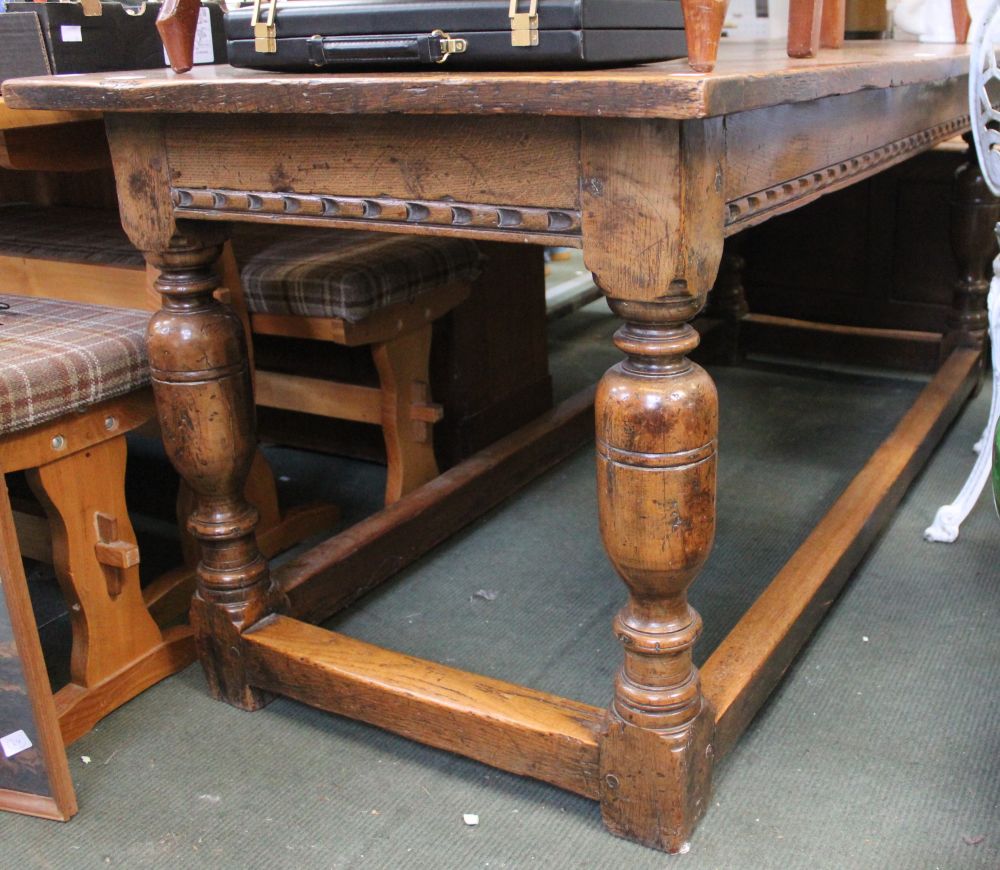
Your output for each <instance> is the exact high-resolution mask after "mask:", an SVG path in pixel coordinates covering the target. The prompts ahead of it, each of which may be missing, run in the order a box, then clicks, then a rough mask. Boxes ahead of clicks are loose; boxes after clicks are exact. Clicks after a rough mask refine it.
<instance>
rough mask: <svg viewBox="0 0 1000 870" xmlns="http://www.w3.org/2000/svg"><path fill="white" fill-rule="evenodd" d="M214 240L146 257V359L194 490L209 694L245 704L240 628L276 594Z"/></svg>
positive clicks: (179, 244)
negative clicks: (254, 492) (149, 268)
mask: <svg viewBox="0 0 1000 870" xmlns="http://www.w3.org/2000/svg"><path fill="white" fill-rule="evenodd" d="M220 250H221V246H210V247H202V246H201V245H200V244H198V243H197V242H195V241H193V240H189V239H175V241H174V246H173V247H172V248H171V249H170V250H168V251H165V252H162V253H158V254H155V255H149V257H148V259H149V261H150V262H151V263H152V264H153V265H154V266H156V267H157V268H158V269H159V270H160V276H159V278H157V280H156V289H157V291H158V292H159V293H160V294H161V296H162V298H163V308H162V309H161V310H160V311H159V312H157V314H155V315H154V316H153V319H152V321H151V322H150V326H149V361H150V369H151V372H152V380H153V390H154V393H155V396H156V405H157V412H158V414H159V418H160V426H161V429H162V433H163V441H164V445H165V447H166V450H167V454H168V456H169V457H170V460H171V462H172V463H173V465H174V467H175V468H176V469H177V471H178V473H179V474H180V475H181V476H182V477H183V478H184V480H185V481H186V482H187V484H188V485H189V486H190V488H191V490H192V491H193V492H194V494H195V496H196V507H195V509H194V511H193V512H192V514H191V516H190V518H189V520H188V530H189V531H190V532H191V534H192V535H193V536H194V537H195V538H196V539H197V540H198V542H199V543H200V545H201V561H200V562H199V564H198V568H197V591H196V593H195V596H194V600H193V602H192V606H191V621H192V626H193V627H194V629H195V634H196V639H197V644H198V653H199V656H200V658H201V662H202V666H203V667H204V669H205V674H206V676H207V678H208V683H209V687H210V690H211V692H212V694H213V695H215V696H216V697H217V698H220V699H222V700H225V701H227V702H229V703H230V704H232V705H233V706H236V707H240V708H242V709H245V710H254V709H257V708H259V707H261V706H263V705H264V704H265V703H266V702H267V701H268V700H269V698H268V697H267V696H266V695H264V694H263V693H261V692H259V691H258V690H256V689H254V688H251V687H250V686H248V685H247V682H246V678H245V672H244V668H243V664H242V660H241V652H240V638H239V635H240V633H241V632H242V631H243V630H244V629H246V628H248V627H250V626H251V625H253V624H254V623H256V622H257V621H259V620H260V619H262V618H263V617H264V616H266V615H267V614H268V613H270V612H271V611H272V610H273V609H274V607H275V605H276V603H277V596H276V594H275V591H274V589H273V587H272V584H271V579H270V575H269V573H268V567H267V563H266V562H265V560H264V559H263V557H262V556H261V554H260V551H259V550H258V549H257V541H256V539H255V537H254V528H255V526H256V524H257V511H256V509H255V508H253V507H252V506H251V505H250V504H249V503H248V502H247V501H246V499H245V498H244V497H243V490H244V485H245V483H246V479H247V475H248V473H249V470H250V464H251V462H252V460H253V456H254V451H255V448H256V439H255V434H254V413H253V393H252V387H251V382H250V370H249V363H248V360H247V348H246V337H245V333H244V330H243V325H242V323H241V322H240V320H239V318H238V317H237V316H236V314H235V313H234V312H233V311H232V309H230V308H229V306H227V305H221V304H219V303H218V302H217V301H216V300H215V299H214V298H213V296H212V293H213V291H214V290H215V289H216V287H217V286H218V279H217V278H216V276H215V272H214V270H213V264H214V262H215V260H216V258H217V256H218V254H219V252H220Z"/></svg>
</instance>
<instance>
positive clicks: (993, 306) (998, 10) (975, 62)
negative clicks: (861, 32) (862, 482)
mask: <svg viewBox="0 0 1000 870" xmlns="http://www.w3.org/2000/svg"><path fill="white" fill-rule="evenodd" d="M998 42H1000V0H989V2H987V3H986V4H984V5H983V6H982V8H981V9H980V10H979V11H978V12H977V14H976V16H975V20H974V21H973V24H972V32H971V34H970V36H969V45H970V68H969V116H970V118H971V119H972V136H973V139H974V140H975V143H976V154H977V156H978V157H979V166H980V168H981V169H982V172H983V177H984V179H985V180H986V184H987V185H988V186H989V188H990V190H991V191H993V193H994V194H996V195H997V196H1000V111H998V110H997V109H994V108H993V105H992V103H991V102H990V97H989V94H988V90H989V89H992V90H993V93H994V98H996V95H997V94H1000V69H998V68H997V57H996V45H997V43H998ZM997 231H998V238H1000V224H998V225H997ZM987 307H988V308H989V318H990V344H991V346H992V355H993V399H992V401H991V403H990V415H989V420H988V422H987V424H986V429H985V431H984V432H983V435H982V437H981V438H980V439H979V440H978V441H977V442H976V444H975V447H974V448H973V449H974V450H975V451H976V452H977V453H978V454H979V458H978V459H977V460H976V464H975V465H974V466H973V468H972V473H971V474H970V475H969V478H968V480H966V481H965V486H963V487H962V490H961V492H959V494H958V497H957V498H956V499H955V500H954V501H953V502H952V503H951V504H946V505H944V506H943V507H941V508H939V509H938V512H937V514H936V515H935V517H934V522H933V523H932V524H931V525H930V526H929V527H928V528H927V529H926V530H925V531H924V538H925V539H926V540H928V541H941V542H945V543H949V544H950V543H952V542H953V541H955V540H956V539H957V538H958V531H959V527H960V526H961V525H962V522H963V520H965V518H966V517H967V516H968V515H969V513H970V512H971V511H972V509H973V508H974V507H975V506H976V502H977V501H979V496H980V495H981V494H982V491H983V487H984V486H986V483H987V481H988V480H989V478H990V468H991V466H992V462H993V441H994V439H995V438H996V430H997V418H998V417H1000V256H998V257H997V258H996V259H995V260H994V261H993V280H992V282H991V283H990V292H989V297H988V299H987Z"/></svg>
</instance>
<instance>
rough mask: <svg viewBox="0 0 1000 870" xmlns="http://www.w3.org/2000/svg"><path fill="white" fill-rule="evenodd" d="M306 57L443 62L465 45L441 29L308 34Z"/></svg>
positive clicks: (321, 62)
mask: <svg viewBox="0 0 1000 870" xmlns="http://www.w3.org/2000/svg"><path fill="white" fill-rule="evenodd" d="M307 45H308V48H309V60H310V61H311V62H312V64H313V65H314V66H317V67H327V66H335V65H337V64H350V63H356V62H358V61H367V62H369V63H372V62H376V63H386V64H413V63H428V64H429V63H444V62H445V61H446V60H447V59H448V58H449V57H451V56H452V55H453V54H461V53H462V52H463V51H465V50H466V49H467V48H468V42H467V41H466V40H464V39H453V38H452V37H451V36H449V35H448V34H447V33H445V32H444V31H443V30H435V31H433V32H432V33H411V34H401V35H395V34H394V35H392V36H311V37H310V38H309V39H308V40H307Z"/></svg>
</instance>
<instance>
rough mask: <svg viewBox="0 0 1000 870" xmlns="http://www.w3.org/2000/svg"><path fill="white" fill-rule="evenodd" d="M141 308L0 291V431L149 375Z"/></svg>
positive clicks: (113, 393)
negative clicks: (82, 302) (111, 306)
mask: <svg viewBox="0 0 1000 870" xmlns="http://www.w3.org/2000/svg"><path fill="white" fill-rule="evenodd" d="M148 322H149V312H146V311H134V310H130V309H121V308H108V307H105V306H101V305H84V304H80V303H74V302H60V301H56V300H52V299H36V298H29V297H24V296H12V295H11V296H6V295H0V434H7V433H10V432H17V431H20V430H22V429H29V428H31V427H33V426H38V425H40V424H42V423H46V422H48V421H50V420H54V419H56V418H57V417H61V416H63V415H64V414H67V413H69V412H72V411H81V410H83V409H85V408H88V407H90V406H92V405H96V404H97V403H99V402H103V401H106V400H108V399H112V398H115V397H117V396H123V395H125V394H126V393H130V392H132V391H133V390H135V389H137V388H139V387H142V386H145V385H146V384H147V383H148V382H149V367H148V363H147V357H146V346H145V334H146V324H147V323H148Z"/></svg>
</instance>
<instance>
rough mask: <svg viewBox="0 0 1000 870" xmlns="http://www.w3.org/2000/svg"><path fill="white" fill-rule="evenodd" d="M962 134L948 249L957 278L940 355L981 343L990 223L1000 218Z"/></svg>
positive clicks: (991, 248) (992, 246) (991, 246)
mask: <svg viewBox="0 0 1000 870" xmlns="http://www.w3.org/2000/svg"><path fill="white" fill-rule="evenodd" d="M964 138H965V141H966V143H967V144H968V146H969V148H968V151H967V152H966V159H965V163H963V164H962V165H961V166H960V167H959V168H958V170H957V171H956V172H955V183H954V189H953V192H952V203H951V215H950V228H951V248H952V252H953V253H954V256H955V262H956V264H957V266H958V276H957V278H956V281H955V291H954V296H953V300H952V310H951V314H950V316H949V319H948V334H947V336H946V339H945V347H944V351H945V353H946V354H947V353H949V352H950V351H951V350H952V348H954V347H958V346H963V347H982V346H983V343H984V342H985V340H986V332H987V329H988V327H989V319H988V317H987V313H986V295H987V293H989V289H990V279H991V278H992V276H993V268H992V263H993V257H994V255H995V254H996V239H995V237H994V227H995V226H996V224H997V221H998V220H1000V202H998V201H997V198H996V197H995V196H994V195H993V194H992V193H991V192H990V189H989V187H987V185H986V180H985V179H984V178H983V173H982V170H981V169H980V168H979V161H978V160H977V159H976V148H975V145H973V143H972V135H971V134H970V133H966V134H965V136H964Z"/></svg>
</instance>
